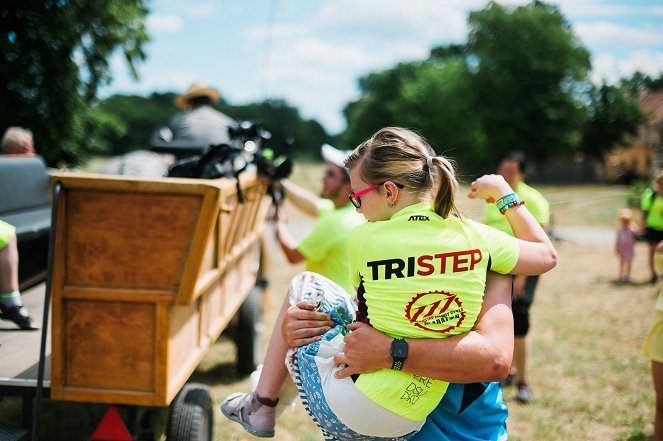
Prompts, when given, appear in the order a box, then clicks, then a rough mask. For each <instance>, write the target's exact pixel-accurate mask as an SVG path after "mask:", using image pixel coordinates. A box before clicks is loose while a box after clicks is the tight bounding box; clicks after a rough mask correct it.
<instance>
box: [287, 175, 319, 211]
mask: <svg viewBox="0 0 663 441" xmlns="http://www.w3.org/2000/svg"><path fill="white" fill-rule="evenodd" d="M281 185H283V188H284V189H285V192H286V198H287V200H288V201H290V202H292V204H293V205H294V206H295V207H297V208H298V209H299V210H301V211H303V212H304V213H306V214H308V215H309V216H312V217H316V216H317V215H318V203H319V202H320V197H319V196H317V195H316V194H315V193H313V192H311V191H309V190H307V189H305V188H303V187H300V186H299V185H297V184H295V183H293V182H292V181H290V180H288V179H282V180H281Z"/></svg>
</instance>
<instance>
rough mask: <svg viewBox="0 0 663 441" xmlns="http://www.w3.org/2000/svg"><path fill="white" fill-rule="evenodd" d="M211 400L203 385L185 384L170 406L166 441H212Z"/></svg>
mask: <svg viewBox="0 0 663 441" xmlns="http://www.w3.org/2000/svg"><path fill="white" fill-rule="evenodd" d="M212 405H213V400H212V396H211V394H210V391H209V388H208V387H207V386H206V385H204V384H198V383H186V384H185V385H184V387H182V390H181V391H180V393H179V394H177V396H176V397H175V399H174V400H173V402H172V403H171V405H170V416H169V418H168V432H167V435H166V440H167V441H212V439H213V438H212V431H213V427H214V411H213V409H212Z"/></svg>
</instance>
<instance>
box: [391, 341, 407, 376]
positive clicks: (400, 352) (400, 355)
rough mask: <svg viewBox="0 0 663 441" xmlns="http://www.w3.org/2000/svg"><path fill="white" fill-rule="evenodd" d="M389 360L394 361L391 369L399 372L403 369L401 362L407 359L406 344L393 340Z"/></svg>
mask: <svg viewBox="0 0 663 441" xmlns="http://www.w3.org/2000/svg"><path fill="white" fill-rule="evenodd" d="M391 358H393V359H394V364H392V365H391V368H392V369H393V370H395V371H400V370H401V369H402V368H403V362H404V361H405V359H406V358H407V342H406V341H405V340H404V339H402V338H394V341H392V342H391Z"/></svg>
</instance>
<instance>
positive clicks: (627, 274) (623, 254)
mask: <svg viewBox="0 0 663 441" xmlns="http://www.w3.org/2000/svg"><path fill="white" fill-rule="evenodd" d="M632 220H633V212H632V211H631V210H629V209H628V208H624V209H622V210H620V211H619V228H618V229H617V240H616V241H615V251H617V255H618V256H619V281H620V282H623V283H629V282H630V281H631V263H632V262H633V256H634V254H635V235H636V232H635V229H634V228H633V224H632Z"/></svg>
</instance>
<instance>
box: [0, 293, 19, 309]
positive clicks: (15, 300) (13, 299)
mask: <svg viewBox="0 0 663 441" xmlns="http://www.w3.org/2000/svg"><path fill="white" fill-rule="evenodd" d="M0 303H1V304H2V305H3V306H7V307H9V308H13V307H14V306H23V303H22V302H21V293H20V292H18V290H16V291H14V292H8V293H5V294H0Z"/></svg>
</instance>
